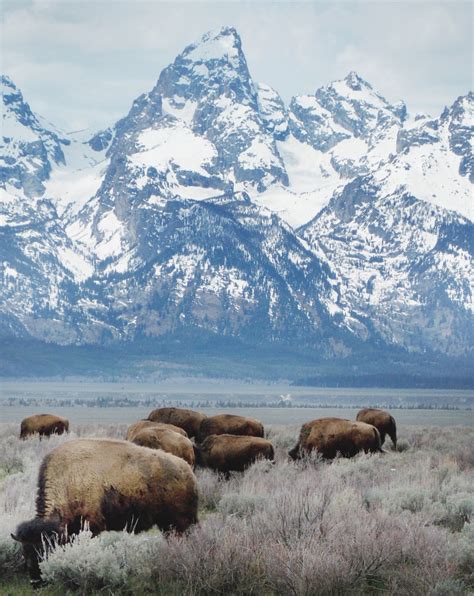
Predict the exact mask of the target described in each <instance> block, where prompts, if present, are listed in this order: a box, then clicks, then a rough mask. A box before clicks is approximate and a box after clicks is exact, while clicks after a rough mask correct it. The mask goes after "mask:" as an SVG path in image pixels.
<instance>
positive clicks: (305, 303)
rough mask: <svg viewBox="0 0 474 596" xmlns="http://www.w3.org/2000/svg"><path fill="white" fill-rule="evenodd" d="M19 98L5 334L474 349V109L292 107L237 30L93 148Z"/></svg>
mask: <svg viewBox="0 0 474 596" xmlns="http://www.w3.org/2000/svg"><path fill="white" fill-rule="evenodd" d="M2 84H3V87H2V89H3V91H2V95H3V104H4V123H5V122H6V125H5V126H6V127H4V131H3V141H2V142H3V145H2V150H1V151H0V158H1V165H0V174H1V176H2V177H1V179H0V193H1V194H0V209H1V212H0V218H1V219H0V221H1V227H0V231H1V242H2V246H3V248H2V257H3V259H2V263H1V267H0V280H1V281H2V290H1V293H2V299H3V305H4V306H3V308H2V309H1V312H0V317H1V321H0V328H1V330H2V335H3V336H4V337H23V338H27V337H31V338H35V339H37V340H41V341H48V342H52V343H58V344H63V345H72V344H84V345H93V344H95V345H111V344H113V343H114V342H123V341H138V342H140V341H145V340H146V341H148V339H150V338H158V337H160V336H163V335H166V334H173V333H181V332H182V331H184V330H186V329H187V328H189V329H191V328H192V329H197V330H201V331H202V332H203V333H211V334H214V335H215V337H216V338H217V337H220V336H222V337H229V338H230V337H235V338H241V339H243V340H245V341H250V342H257V343H258V342H262V343H265V342H270V343H272V342H277V343H282V344H283V345H284V344H287V345H289V346H290V345H294V344H300V345H301V346H307V349H315V348H316V349H319V350H320V351H321V354H322V355H323V356H324V357H325V358H341V359H344V358H347V359H350V358H352V357H353V356H354V355H355V354H357V352H358V351H362V352H365V351H367V350H369V351H370V350H380V349H382V350H386V351H387V354H389V353H391V350H392V349H393V348H396V349H401V350H402V351H405V352H406V353H407V354H429V353H438V354H444V355H449V357H453V358H455V357H464V356H466V355H467V354H469V353H471V352H472V348H473V345H472V339H473V333H472V329H473V327H472V311H473V304H472V285H471V284H470V283H469V276H470V275H471V274H472V271H473V269H474V268H473V262H474V261H473V259H474V256H473V254H474V251H473V247H472V242H471V241H470V240H469V239H470V237H472V220H473V211H472V201H471V202H470V201H469V199H470V198H471V199H472V182H473V176H474V174H473V172H474V166H473V164H474V160H473V156H472V148H471V147H470V145H469V138H470V136H471V134H472V133H473V131H474V127H473V124H472V114H473V105H474V96H473V94H472V92H471V93H469V94H467V95H466V96H463V97H460V98H457V99H456V100H455V102H454V103H453V104H452V106H451V107H449V108H446V109H445V110H444V111H443V113H442V114H441V116H440V117H439V118H438V119H436V118H434V119H433V118H431V119H430V118H427V117H424V116H420V117H413V116H410V114H409V113H408V111H407V108H406V106H405V104H404V103H403V102H398V103H396V104H390V103H389V102H387V100H385V99H384V97H383V96H382V95H380V94H379V93H378V92H377V91H375V90H374V89H373V88H372V86H371V85H370V83H368V82H366V81H364V79H362V78H361V77H360V76H359V75H358V74H357V73H355V72H350V73H349V74H348V75H347V76H346V77H345V78H344V79H342V80H340V81H335V82H333V83H331V84H329V85H327V86H325V87H321V88H320V89H318V90H316V92H315V94H314V95H306V96H295V97H294V98H293V99H292V101H291V102H290V104H289V106H288V107H286V106H285V104H284V102H283V101H282V100H281V97H280V96H279V95H278V93H277V91H275V90H274V89H272V88H271V87H270V86H268V85H266V84H263V83H258V82H255V81H254V80H253V79H252V77H251V74H250V71H249V68H248V65H247V61H246V58H245V55H244V53H243V49H242V43H241V40H240V37H239V35H238V33H237V32H236V30H235V29H234V28H231V27H226V28H223V29H222V30H220V31H219V32H213V33H208V34H206V35H204V36H203V38H202V39H201V41H200V42H197V43H194V44H190V45H188V46H187V47H186V48H185V49H184V50H183V52H182V53H181V54H180V55H179V56H178V57H177V58H176V60H175V61H174V62H173V63H172V64H170V65H169V66H168V67H166V68H165V69H164V70H163V71H162V73H161V74H160V76H159V78H158V81H157V83H156V85H155V86H154V87H153V89H152V90H151V91H150V92H148V93H144V94H142V95H141V96H140V97H138V98H137V99H136V100H135V101H134V102H133V104H132V107H131V109H130V111H129V113H128V114H127V115H126V116H124V118H122V119H121V120H119V121H118V122H117V123H116V124H115V125H114V126H113V127H111V128H109V129H106V130H103V131H99V132H98V133H96V134H93V135H92V136H90V138H89V139H86V140H84V139H79V137H78V136H77V135H76V136H74V135H69V136H68V135H62V133H59V131H55V130H52V128H51V129H49V128H47V127H46V123H44V122H42V121H41V120H40V119H39V118H37V117H36V116H35V115H34V112H32V110H31V108H30V107H29V105H28V104H27V103H26V101H25V100H24V98H23V96H22V95H21V92H20V91H19V90H18V89H17V88H16V87H15V85H14V83H13V82H12V81H11V80H10V79H8V78H2ZM5 118H6V120H5ZM12 123H13V124H12ZM8 127H10V128H8ZM22 127H23V128H24V129H25V131H26V132H25V131H23V128H22ZM15 131H16V132H15ZM5 132H7V133H8V134H7V135H5Z"/></svg>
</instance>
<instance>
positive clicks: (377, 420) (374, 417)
mask: <svg viewBox="0 0 474 596" xmlns="http://www.w3.org/2000/svg"><path fill="white" fill-rule="evenodd" d="M357 420H358V421H359V422H365V423H367V424H371V425H372V426H375V428H376V429H377V430H378V431H379V433H380V440H381V442H382V445H383V444H384V442H385V435H388V436H389V437H390V438H391V439H392V443H393V446H394V447H395V449H396V448H397V425H396V423H395V419H394V418H393V416H390V414H389V413H388V412H386V411H385V410H378V409H377V408H364V409H363V410H361V411H360V412H359V413H358V414H357Z"/></svg>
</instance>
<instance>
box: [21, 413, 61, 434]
mask: <svg viewBox="0 0 474 596" xmlns="http://www.w3.org/2000/svg"><path fill="white" fill-rule="evenodd" d="M68 430H69V420H66V418H61V416H55V415H54V414H35V415H33V416H28V418H25V419H24V420H22V422H21V427H20V439H26V438H27V437H29V436H31V435H35V434H38V435H40V436H45V437H49V436H50V435H52V434H57V435H62V434H63V433H65V432H68Z"/></svg>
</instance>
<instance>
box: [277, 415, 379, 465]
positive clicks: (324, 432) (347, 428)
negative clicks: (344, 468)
mask: <svg viewBox="0 0 474 596" xmlns="http://www.w3.org/2000/svg"><path fill="white" fill-rule="evenodd" d="M313 450H316V451H317V452H318V453H320V454H321V455H322V457H324V458H325V459H333V458H334V457H336V455H338V454H340V455H342V456H343V457H353V456H354V455H356V454H357V453H359V452H360V451H365V453H368V452H371V453H374V452H376V451H382V447H381V441H380V433H379V431H378V430H377V429H376V428H375V427H374V426H372V425H370V424H366V423H365V422H352V420H344V419H342V418H319V419H318V420H312V421H311V422H307V423H306V424H303V426H302V427H301V432H300V436H299V439H298V444H297V445H296V447H294V448H293V449H292V450H291V451H290V452H289V456H290V457H291V458H292V459H299V458H300V457H301V456H302V455H303V454H304V453H310V452H311V451H313Z"/></svg>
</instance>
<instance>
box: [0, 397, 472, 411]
mask: <svg viewBox="0 0 474 596" xmlns="http://www.w3.org/2000/svg"><path fill="white" fill-rule="evenodd" d="M0 405H1V406H7V407H18V406H24V407H30V408H31V407H38V408H39V407H41V408H44V407H46V406H47V407H61V408H150V409H152V408H163V407H176V408H192V409H197V410H199V409H207V408H219V409H226V408H232V409H237V408H247V409H248V408H281V409H285V408H286V409H298V408H337V409H343V408H361V407H367V406H370V407H374V408H377V407H379V408H389V409H391V410H397V409H399V410H472V409H474V404H473V403H463V404H452V403H451V404H450V403H427V402H413V401H410V402H409V403H407V402H405V403H403V402H400V401H397V402H396V403H391V402H385V401H384V402H371V401H370V400H368V399H367V398H365V399H364V400H360V401H358V402H348V403H340V402H339V403H333V402H313V401H305V402H294V401H287V400H274V401H242V400H237V401H233V400H217V401H211V400H204V401H195V400H187V401H186V400H184V401H183V400H156V399H153V398H146V399H130V398H123V397H121V398H107V397H97V398H92V399H84V398H70V399H36V398H20V399H18V398H9V399H3V400H2V401H0Z"/></svg>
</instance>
